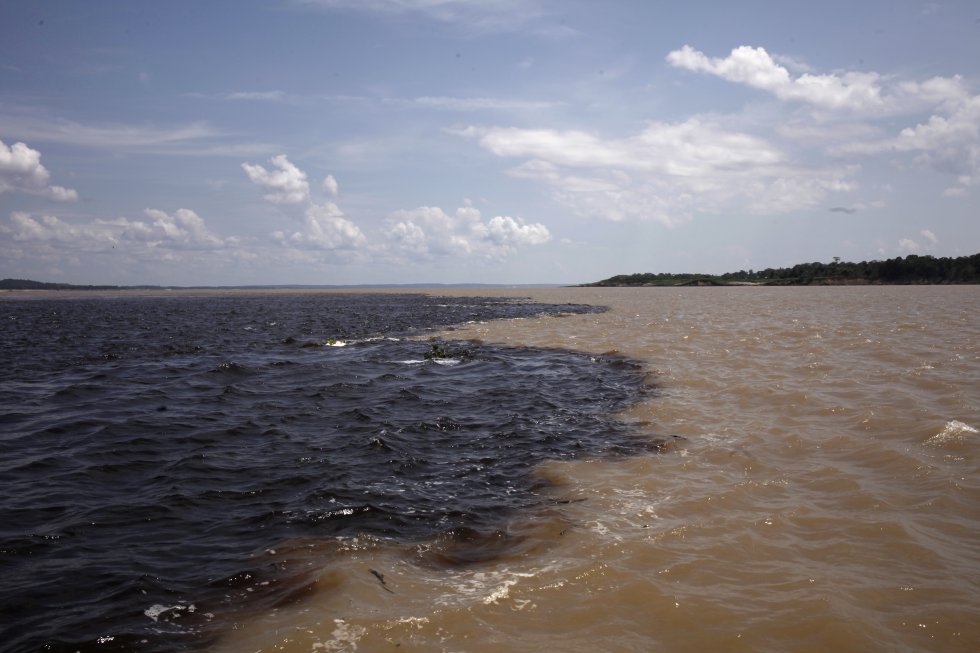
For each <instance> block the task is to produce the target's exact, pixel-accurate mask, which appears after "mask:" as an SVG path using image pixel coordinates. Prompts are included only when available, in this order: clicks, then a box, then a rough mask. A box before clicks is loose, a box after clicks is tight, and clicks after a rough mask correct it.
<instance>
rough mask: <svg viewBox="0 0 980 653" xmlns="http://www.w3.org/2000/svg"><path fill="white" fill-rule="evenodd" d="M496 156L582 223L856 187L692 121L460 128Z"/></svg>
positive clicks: (674, 218) (813, 201)
mask: <svg viewBox="0 0 980 653" xmlns="http://www.w3.org/2000/svg"><path fill="white" fill-rule="evenodd" d="M454 133H457V134H459V135H462V136H465V137H469V138H476V139H478V140H479V142H480V144H481V145H482V146H483V147H484V148H486V149H487V150H489V151H490V152H492V153H493V154H495V155H497V156H501V157H515V158H523V159H525V161H524V162H523V163H521V164H519V165H518V166H517V167H515V168H513V169H512V170H511V171H510V173H511V174H512V175H514V176H518V177H523V178H527V179H532V180H535V181H539V182H542V183H544V184H546V185H547V186H548V187H549V188H550V189H551V192H552V197H553V198H554V199H555V200H557V201H559V202H560V203H562V204H564V205H566V206H568V207H570V208H571V209H572V210H573V211H574V212H576V213H577V214H579V215H583V216H590V217H601V218H605V219H609V220H614V221H618V220H627V219H644V220H656V221H659V222H661V223H663V224H665V225H676V224H679V223H681V222H684V221H686V220H688V219H690V218H691V216H692V215H693V213H694V212H697V211H703V212H714V213H717V212H720V211H731V210H742V211H749V212H754V213H775V212H782V211H791V210H798V209H806V208H814V207H816V206H819V205H820V203H821V202H822V201H823V200H824V198H825V197H826V196H827V195H829V194H832V193H835V192H846V191H850V190H852V189H853V188H854V185H853V182H851V181H849V178H850V177H851V176H852V174H853V172H854V169H853V168H850V167H841V166H830V167H825V168H813V167H804V166H800V165H794V164H793V162H792V161H790V160H788V157H787V155H786V154H785V153H784V152H783V151H781V150H780V149H779V148H777V147H776V146H774V145H773V144H771V143H769V142H768V141H766V140H764V139H761V138H759V137H756V136H752V135H750V134H747V133H743V132H737V131H730V130H727V129H724V128H723V127H722V126H721V125H719V124H717V123H715V122H712V121H708V120H702V119H698V118H691V119H689V120H686V121H684V122H680V123H651V124H649V125H648V126H647V127H646V128H644V129H643V130H642V131H641V132H639V133H637V134H634V135H631V136H628V137H626V138H619V139H605V138H603V137H602V136H600V135H599V134H595V133H590V132H583V131H575V130H568V131H558V130H552V129H520V128H513V127H494V128H479V127H467V128H463V129H458V130H455V132H454Z"/></svg>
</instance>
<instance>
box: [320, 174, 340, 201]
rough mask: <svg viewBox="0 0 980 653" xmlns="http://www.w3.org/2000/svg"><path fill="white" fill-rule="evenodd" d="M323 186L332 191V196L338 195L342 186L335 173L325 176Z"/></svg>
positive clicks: (329, 191)
mask: <svg viewBox="0 0 980 653" xmlns="http://www.w3.org/2000/svg"><path fill="white" fill-rule="evenodd" d="M323 188H324V189H326V191H327V192H328V193H330V197H337V194H338V193H339V192H340V186H338V184H337V180H336V179H334V176H333V175H327V176H326V177H324V178H323Z"/></svg>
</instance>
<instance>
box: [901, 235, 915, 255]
mask: <svg viewBox="0 0 980 653" xmlns="http://www.w3.org/2000/svg"><path fill="white" fill-rule="evenodd" d="M919 249H920V247H919V243H917V242H915V241H914V240H912V239H911V238H902V239H901V240H899V241H898V251H900V252H902V253H904V254H914V253H915V252H917V251H919Z"/></svg>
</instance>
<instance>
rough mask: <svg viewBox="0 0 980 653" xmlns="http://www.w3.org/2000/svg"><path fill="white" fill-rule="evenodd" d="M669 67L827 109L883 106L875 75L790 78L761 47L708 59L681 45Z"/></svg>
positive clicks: (742, 47) (748, 48) (878, 79)
mask: <svg viewBox="0 0 980 653" xmlns="http://www.w3.org/2000/svg"><path fill="white" fill-rule="evenodd" d="M667 62H668V63H670V64H671V65H672V66H676V67H678V68H684V69H686V70H691V71H695V72H705V73H709V74H712V75H716V76H718V77H721V78H723V79H727V80H728V81H732V82H738V83H742V84H746V85H748V86H751V87H753V88H758V89H762V90H765V91H769V92H770V93H773V94H774V95H775V96H776V97H778V98H780V99H782V100H796V101H801V102H807V103H810V104H815V105H819V106H822V107H827V108H831V109H857V110H868V109H879V108H882V107H883V106H884V101H883V99H882V96H881V87H880V77H879V75H877V74H875V73H858V72H847V73H843V74H840V75H836V74H832V75H814V74H811V73H803V74H802V75H799V76H798V77H795V78H794V77H793V76H792V75H791V74H790V72H789V70H787V69H786V68H785V67H783V66H781V65H779V64H778V63H776V61H775V60H773V58H772V56H770V55H769V53H768V52H766V50H765V49H764V48H753V47H750V46H747V45H743V46H740V47H737V48H735V49H733V50H732V51H731V54H729V55H728V56H727V57H725V58H723V59H722V58H717V57H708V56H707V55H705V54H704V53H703V52H701V51H699V50H695V49H694V48H692V47H691V46H689V45H685V46H684V47H682V48H681V49H680V50H674V51H672V52H670V53H669V54H668V55H667Z"/></svg>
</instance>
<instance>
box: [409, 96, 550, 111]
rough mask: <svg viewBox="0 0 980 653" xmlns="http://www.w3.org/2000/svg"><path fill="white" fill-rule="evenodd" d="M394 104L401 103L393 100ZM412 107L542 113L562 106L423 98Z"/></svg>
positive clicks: (526, 102)
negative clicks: (544, 110)
mask: <svg viewBox="0 0 980 653" xmlns="http://www.w3.org/2000/svg"><path fill="white" fill-rule="evenodd" d="M392 102H401V101H400V100H392ZM406 103H407V104H409V105H410V106H416V107H421V108H425V109H443V110H447V111H487V110H493V111H540V110H543V109H550V108H553V107H556V106H560V105H561V103H560V102H548V101H543V100H514V99H506V98H492V97H449V96H423V97H417V98H413V99H411V100H408V101H407V102H406Z"/></svg>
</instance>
